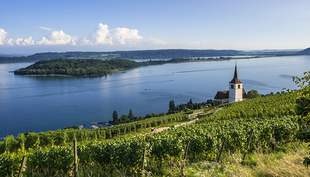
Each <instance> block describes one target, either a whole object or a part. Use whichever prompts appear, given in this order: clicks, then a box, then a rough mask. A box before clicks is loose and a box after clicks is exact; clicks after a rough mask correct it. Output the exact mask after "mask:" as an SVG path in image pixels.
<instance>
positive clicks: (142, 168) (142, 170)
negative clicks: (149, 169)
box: [141, 148, 145, 177]
mask: <svg viewBox="0 0 310 177" xmlns="http://www.w3.org/2000/svg"><path fill="white" fill-rule="evenodd" d="M144 161H145V148H143V157H142V167H141V177H142V176H144Z"/></svg>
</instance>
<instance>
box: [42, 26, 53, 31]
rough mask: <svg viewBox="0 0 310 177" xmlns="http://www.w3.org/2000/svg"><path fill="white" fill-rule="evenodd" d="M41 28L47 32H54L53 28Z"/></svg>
mask: <svg viewBox="0 0 310 177" xmlns="http://www.w3.org/2000/svg"><path fill="white" fill-rule="evenodd" d="M39 28H41V29H43V30H46V31H53V29H52V28H48V27H44V26H40V27H39Z"/></svg>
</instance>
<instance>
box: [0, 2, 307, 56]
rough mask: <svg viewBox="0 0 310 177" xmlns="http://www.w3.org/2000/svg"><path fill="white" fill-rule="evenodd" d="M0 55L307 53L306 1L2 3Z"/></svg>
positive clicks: (0, 12)
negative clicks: (191, 51) (163, 51)
mask: <svg viewBox="0 0 310 177" xmlns="http://www.w3.org/2000/svg"><path fill="white" fill-rule="evenodd" d="M0 5H1V7H2V8H1V11H0V54H33V53H37V52H65V51H121V50H149V49H151V50H155V49H223V50H225V49H235V50H263V49H305V48H308V47H309V46H310V44H309V42H310V34H309V32H310V10H309V9H310V1H309V0H250V1H249V0H113V1H112V0H109V1H107V0H87V1H86V0H44V1H42V0H27V1H25V0H9V1H8V0H0Z"/></svg>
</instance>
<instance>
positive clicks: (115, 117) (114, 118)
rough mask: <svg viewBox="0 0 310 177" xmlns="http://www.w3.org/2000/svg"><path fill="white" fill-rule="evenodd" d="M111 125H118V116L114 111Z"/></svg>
mask: <svg viewBox="0 0 310 177" xmlns="http://www.w3.org/2000/svg"><path fill="white" fill-rule="evenodd" d="M113 123H114V124H118V114H117V112H116V111H115V110H114V112H113Z"/></svg>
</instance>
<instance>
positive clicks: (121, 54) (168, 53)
mask: <svg viewBox="0 0 310 177" xmlns="http://www.w3.org/2000/svg"><path fill="white" fill-rule="evenodd" d="M243 53H244V52H243ZM236 55H242V53H241V52H240V51H237V50H185V49H167V50H139V51H115V52H61V53H58V52H47V53H36V54H34V55H29V56H19V57H7V56H6V57H0V63H19V62H37V61H40V60H48V59H58V58H62V59H120V58H122V59H154V58H159V59H160V58H188V57H212V56H236Z"/></svg>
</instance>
